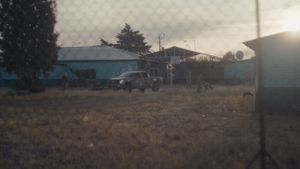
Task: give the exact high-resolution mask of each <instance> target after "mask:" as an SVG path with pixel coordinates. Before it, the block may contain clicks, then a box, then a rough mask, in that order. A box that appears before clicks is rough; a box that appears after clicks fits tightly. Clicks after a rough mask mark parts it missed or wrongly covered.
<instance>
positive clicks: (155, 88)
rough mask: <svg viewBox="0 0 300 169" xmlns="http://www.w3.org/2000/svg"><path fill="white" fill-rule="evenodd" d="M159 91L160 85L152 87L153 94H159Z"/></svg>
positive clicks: (156, 84)
mask: <svg viewBox="0 0 300 169" xmlns="http://www.w3.org/2000/svg"><path fill="white" fill-rule="evenodd" d="M158 90H159V84H158V83H154V84H153V85H152V91H153V92H157V91H158Z"/></svg>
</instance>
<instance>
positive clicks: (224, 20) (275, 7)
mask: <svg viewBox="0 0 300 169" xmlns="http://www.w3.org/2000/svg"><path fill="white" fill-rule="evenodd" d="M261 20H262V35H270V34H274V33H278V32H283V31H289V30H294V29H297V28H299V29H300V0H261ZM125 23H128V24H130V25H131V26H132V28H133V29H134V30H139V31H140V32H141V33H143V35H144V36H145V38H146V42H147V43H148V44H150V45H152V48H151V50H152V51H157V50H158V36H159V35H161V36H162V39H163V46H164V47H165V48H167V47H171V46H179V47H183V48H187V49H190V50H196V51H199V52H204V53H209V54H212V55H216V56H220V57H222V56H223V55H224V54H225V53H226V52H227V51H233V52H236V51H238V50H242V51H244V53H245V55H246V58H247V57H248V58H249V57H252V56H253V55H254V53H253V51H251V50H250V49H248V48H247V47H246V46H244V45H243V42H244V41H247V40H251V39H254V38H256V23H255V0H227V1H224V0H57V25H56V31H57V32H58V33H59V34H60V36H59V45H60V46H89V45H99V44H100V39H101V38H103V39H105V40H107V41H109V42H112V43H114V42H115V41H116V38H115V36H116V35H117V33H118V32H120V30H121V29H122V28H123V27H124V25H125Z"/></svg>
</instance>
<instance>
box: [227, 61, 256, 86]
mask: <svg viewBox="0 0 300 169" xmlns="http://www.w3.org/2000/svg"><path fill="white" fill-rule="evenodd" d="M224 81H225V83H227V84H254V81H255V59H254V57H253V58H251V59H247V60H242V61H236V62H231V63H227V64H225V65H224Z"/></svg>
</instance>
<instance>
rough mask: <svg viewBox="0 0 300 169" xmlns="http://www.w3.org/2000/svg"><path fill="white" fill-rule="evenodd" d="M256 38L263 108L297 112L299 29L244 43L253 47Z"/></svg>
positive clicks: (299, 104) (299, 106)
mask: <svg viewBox="0 0 300 169" xmlns="http://www.w3.org/2000/svg"><path fill="white" fill-rule="evenodd" d="M258 42H260V44H261V49H262V50H261V58H262V74H263V84H264V86H263V96H264V102H265V108H266V109H267V110H268V111H271V112H272V111H273V112H274V111H281V112H287V111H293V112H295V111H297V112H300V32H284V33H279V34H275V35H270V36H266V37H262V38H260V39H254V40H250V41H247V42H245V43H244V44H245V45H246V46H248V47H249V48H251V49H253V50H254V51H256V50H257V45H258ZM256 52H257V51H256Z"/></svg>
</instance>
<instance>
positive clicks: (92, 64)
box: [0, 46, 140, 87]
mask: <svg viewBox="0 0 300 169" xmlns="http://www.w3.org/2000/svg"><path fill="white" fill-rule="evenodd" d="M139 65H140V59H139V56H138V55H137V54H134V53H131V52H128V51H125V50H121V49H116V48H113V47H109V46H88V47H62V48H61V49H60V50H59V53H58V62H57V64H56V65H54V67H53V70H52V71H49V72H48V73H47V74H46V76H42V77H41V80H42V81H43V82H44V83H45V84H46V85H49V86H52V85H59V84H60V83H61V79H62V76H63V75H64V74H66V75H67V76H68V78H69V79H70V80H74V79H76V78H77V76H76V74H75V73H74V72H76V71H80V70H94V71H95V78H96V79H97V80H100V81H101V82H102V83H106V82H107V81H108V80H109V79H110V78H111V77H113V76H117V75H119V74H121V73H122V72H125V71H129V70H139ZM15 80H16V76H15V75H14V74H10V73H6V72H5V70H4V69H3V68H0V86H2V87H3V86H12V85H14V82H15Z"/></svg>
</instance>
